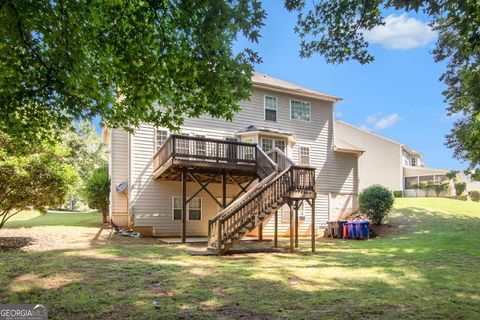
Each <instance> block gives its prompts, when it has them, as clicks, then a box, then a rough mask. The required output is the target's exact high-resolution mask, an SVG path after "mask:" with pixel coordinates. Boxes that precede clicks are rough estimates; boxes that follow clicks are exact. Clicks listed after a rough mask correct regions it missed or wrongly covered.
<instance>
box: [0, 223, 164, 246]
mask: <svg viewBox="0 0 480 320" xmlns="http://www.w3.org/2000/svg"><path fill="white" fill-rule="evenodd" d="M114 238H115V239H114ZM113 239H114V242H115V243H119V244H139V243H151V242H152V241H155V239H152V238H141V239H136V238H135V239H134V238H127V237H120V236H117V235H114V231H113V229H111V228H103V227H99V228H88V227H65V226H54V227H52V226H49V227H33V228H19V229H8V228H5V229H2V230H0V251H6V250H20V251H26V252H39V251H50V250H62V249H87V248H91V247H95V246H100V245H105V244H109V243H111V242H112V241H113Z"/></svg>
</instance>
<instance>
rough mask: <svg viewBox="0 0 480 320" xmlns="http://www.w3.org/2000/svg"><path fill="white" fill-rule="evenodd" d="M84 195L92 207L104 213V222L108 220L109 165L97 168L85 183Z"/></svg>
mask: <svg viewBox="0 0 480 320" xmlns="http://www.w3.org/2000/svg"><path fill="white" fill-rule="evenodd" d="M83 197H84V198H85V200H86V201H87V203H88V206H89V207H90V208H92V209H98V210H99V211H100V212H101V213H102V217H103V222H108V221H107V215H108V206H109V204H110V200H109V197H110V178H109V176H108V166H102V167H100V168H98V169H95V170H94V171H93V172H92V175H91V176H90V177H89V179H88V180H87V182H86V183H85V187H84V189H83Z"/></svg>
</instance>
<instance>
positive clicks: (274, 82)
mask: <svg viewBox="0 0 480 320" xmlns="http://www.w3.org/2000/svg"><path fill="white" fill-rule="evenodd" d="M252 82H253V86H254V87H257V88H264V89H269V90H274V91H278V92H284V93H291V94H296V95H299V96H303V97H307V98H314V99H320V100H324V101H329V102H333V103H335V102H338V101H341V100H342V99H341V98H338V97H334V96H331V95H328V94H325V93H321V92H318V91H315V90H312V89H309V88H305V87H302V86H299V85H298V84H294V83H291V82H287V81H284V80H281V79H277V78H274V77H271V76H267V75H266V74H263V73H258V72H255V73H254V74H253V77H252Z"/></svg>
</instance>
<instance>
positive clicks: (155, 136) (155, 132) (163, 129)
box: [153, 127, 170, 153]
mask: <svg viewBox="0 0 480 320" xmlns="http://www.w3.org/2000/svg"><path fill="white" fill-rule="evenodd" d="M158 130H160V131H166V132H167V139H168V137H170V130H168V129H166V128H162V127H161V128H155V131H154V137H153V143H154V144H153V146H154V148H153V149H154V150H155V153H157V151H158V150H159V149H157V131H158ZM165 141H166V140H165Z"/></svg>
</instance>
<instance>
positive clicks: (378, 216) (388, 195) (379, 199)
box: [358, 184, 394, 225]
mask: <svg viewBox="0 0 480 320" xmlns="http://www.w3.org/2000/svg"><path fill="white" fill-rule="evenodd" d="M393 201H394V198H393V194H392V192H391V191H390V190H388V189H387V188H385V187H383V186H381V185H378V184H375V185H372V186H370V187H368V188H366V189H364V190H363V191H362V192H361V193H360V195H359V197H358V202H359V210H360V212H362V213H364V214H365V215H367V217H368V218H369V219H370V220H371V221H372V223H374V224H376V225H380V224H382V220H383V218H385V217H386V216H387V214H388V213H389V212H390V210H391V209H392V206H393Z"/></svg>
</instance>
